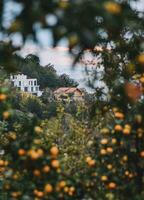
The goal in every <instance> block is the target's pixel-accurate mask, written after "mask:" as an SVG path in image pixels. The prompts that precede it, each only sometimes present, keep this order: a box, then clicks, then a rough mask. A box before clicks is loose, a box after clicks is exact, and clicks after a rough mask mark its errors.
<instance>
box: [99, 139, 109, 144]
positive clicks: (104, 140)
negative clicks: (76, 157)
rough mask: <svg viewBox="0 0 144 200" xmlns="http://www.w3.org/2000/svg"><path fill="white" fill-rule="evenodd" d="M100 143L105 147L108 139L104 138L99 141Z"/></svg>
mask: <svg viewBox="0 0 144 200" xmlns="http://www.w3.org/2000/svg"><path fill="white" fill-rule="evenodd" d="M100 143H101V144H104V145H105V144H107V143H108V139H106V138H104V139H102V140H101V141H100Z"/></svg>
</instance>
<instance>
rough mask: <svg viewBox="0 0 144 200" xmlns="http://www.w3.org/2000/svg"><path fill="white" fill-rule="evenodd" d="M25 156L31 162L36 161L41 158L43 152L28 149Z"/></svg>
mask: <svg viewBox="0 0 144 200" xmlns="http://www.w3.org/2000/svg"><path fill="white" fill-rule="evenodd" d="M27 155H28V156H29V157H30V158H31V159H32V160H37V159H38V158H40V157H42V156H43V155H44V151H43V150H42V149H36V150H35V149H30V150H29V151H28V152H27Z"/></svg>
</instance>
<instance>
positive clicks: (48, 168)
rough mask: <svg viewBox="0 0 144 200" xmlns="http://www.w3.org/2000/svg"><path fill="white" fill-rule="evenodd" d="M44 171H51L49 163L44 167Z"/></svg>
mask: <svg viewBox="0 0 144 200" xmlns="http://www.w3.org/2000/svg"><path fill="white" fill-rule="evenodd" d="M42 171H43V172H44V173H48V172H49V171H50V167H49V166H48V165H45V166H44V167H43V169H42Z"/></svg>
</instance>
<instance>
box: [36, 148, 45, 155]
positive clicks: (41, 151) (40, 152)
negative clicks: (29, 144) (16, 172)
mask: <svg viewBox="0 0 144 200" xmlns="http://www.w3.org/2000/svg"><path fill="white" fill-rule="evenodd" d="M36 152H37V153H38V155H39V157H41V156H43V154H44V151H43V150H42V149H38V150H37V151H36Z"/></svg>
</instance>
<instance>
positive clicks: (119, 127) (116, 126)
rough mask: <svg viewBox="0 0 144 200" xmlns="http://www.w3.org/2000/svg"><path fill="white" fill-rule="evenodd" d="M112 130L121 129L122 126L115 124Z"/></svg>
mask: <svg viewBox="0 0 144 200" xmlns="http://www.w3.org/2000/svg"><path fill="white" fill-rule="evenodd" d="M114 130H115V131H122V130H123V128H122V126H121V125H119V124H117V125H115V127H114Z"/></svg>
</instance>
